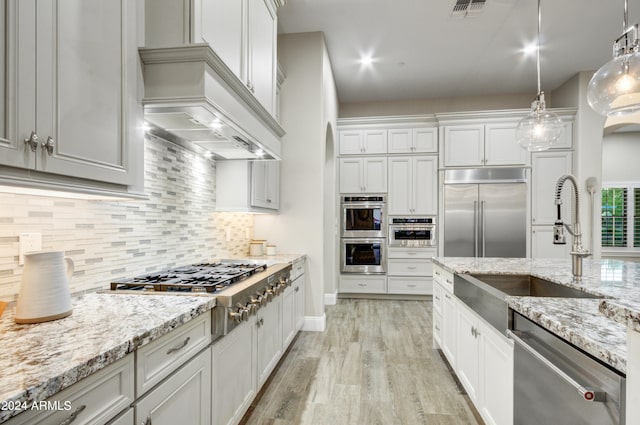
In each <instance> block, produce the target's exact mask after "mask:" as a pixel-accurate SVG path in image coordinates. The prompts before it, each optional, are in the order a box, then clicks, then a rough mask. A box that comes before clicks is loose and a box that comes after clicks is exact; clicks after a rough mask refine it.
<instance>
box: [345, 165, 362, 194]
mask: <svg viewBox="0 0 640 425" xmlns="http://www.w3.org/2000/svg"><path fill="white" fill-rule="evenodd" d="M363 191H364V185H363V183H362V159H360V158H347V159H345V158H341V159H340V193H359V192H363Z"/></svg>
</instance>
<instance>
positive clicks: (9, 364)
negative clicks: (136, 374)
mask: <svg viewBox="0 0 640 425" xmlns="http://www.w3.org/2000/svg"><path fill="white" fill-rule="evenodd" d="M72 303H73V313H72V314H71V316H69V317H66V318H64V319H61V320H56V321H51V322H45V323H39V324H33V325H18V324H16V323H15V322H14V318H13V311H14V309H7V311H5V312H4V314H3V315H2V317H1V318H0V334H1V335H2V344H1V348H0V404H1V405H2V409H1V410H0V423H1V422H4V421H6V420H8V419H9V418H11V417H13V416H15V415H17V414H19V413H21V412H22V411H23V410H28V409H31V408H32V407H33V406H38V403H39V402H41V401H44V400H46V399H48V398H49V397H51V396H52V395H54V394H57V393H58V392H60V391H62V390H64V389H65V388H68V387H71V386H72V385H74V384H75V383H77V382H78V381H80V380H82V379H83V378H86V377H88V376H90V375H92V374H94V373H96V372H98V371H100V370H101V369H103V368H106V367H107V366H109V365H111V364H114V363H116V362H117V361H119V360H121V359H123V358H124V357H126V356H127V355H129V354H130V353H133V352H134V351H136V350H138V349H140V348H142V347H144V346H146V345H148V344H149V343H151V342H152V341H155V340H157V339H159V338H161V337H162V336H164V335H166V334H168V333H170V332H172V331H173V330H174V329H176V328H178V327H180V326H182V325H185V324H187V323H188V322H190V321H192V320H194V319H196V318H198V317H199V316H201V315H203V314H205V313H209V311H210V310H211V309H212V308H214V307H215V298H213V297H207V296H180V295H178V296H171V295H162V296H154V295H126V294H86V295H81V296H76V297H73V300H72Z"/></svg>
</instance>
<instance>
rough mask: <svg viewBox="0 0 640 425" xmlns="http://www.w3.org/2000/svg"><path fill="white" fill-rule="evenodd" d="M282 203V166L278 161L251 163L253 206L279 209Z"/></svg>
mask: <svg viewBox="0 0 640 425" xmlns="http://www.w3.org/2000/svg"><path fill="white" fill-rule="evenodd" d="M279 203H280V164H279V163H278V162H277V161H252V162H251V205H252V206H254V207H260V208H270V209H276V210H277V209H278V206H279Z"/></svg>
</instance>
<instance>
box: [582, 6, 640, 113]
mask: <svg viewBox="0 0 640 425" xmlns="http://www.w3.org/2000/svg"><path fill="white" fill-rule="evenodd" d="M627 1H628V0H624V20H623V22H622V31H623V33H622V35H621V36H620V37H618V38H617V39H616V41H614V43H613V59H612V60H611V61H609V62H608V63H606V64H604V66H602V68H600V69H599V70H598V71H597V72H596V73H595V74H594V75H593V77H591V81H589V87H588V89H587V101H588V102H589V105H590V106H591V108H593V110H594V111H596V112H597V113H599V114H600V115H606V116H610V117H611V116H621V115H627V114H632V113H635V112H638V111H640V53H638V50H639V44H640V43H639V42H638V24H635V25H632V26H630V27H629V26H628V10H627V7H628V3H627Z"/></svg>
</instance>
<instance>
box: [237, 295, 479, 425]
mask: <svg viewBox="0 0 640 425" xmlns="http://www.w3.org/2000/svg"><path fill="white" fill-rule="evenodd" d="M432 305H433V304H432V302H431V301H395V300H367V299H340V300H338V303H337V305H335V306H327V311H326V313H327V330H326V331H325V332H300V333H299V335H298V337H297V339H296V341H295V342H294V343H293V345H292V346H291V349H290V350H289V352H288V353H287V354H286V356H285V357H284V358H283V359H282V361H281V363H280V365H279V367H278V369H277V370H276V371H275V372H274V374H273V375H272V376H271V378H270V380H269V382H268V383H267V384H266V385H265V388H264V389H263V391H262V394H261V395H260V396H259V397H258V398H257V399H256V401H254V404H253V405H252V407H251V408H250V409H249V411H248V412H247V414H246V415H245V417H244V418H243V420H242V422H241V423H242V424H243V425H342V424H344V425H351V424H354V425H356V424H358V425H359V424H362V425H414V424H416V425H418V424H430V425H478V424H482V421H481V420H480V419H478V418H477V413H476V412H475V411H474V409H473V408H470V406H469V402H468V400H467V396H466V395H465V394H464V392H462V391H461V390H460V389H459V387H458V385H457V384H456V382H455V380H454V378H453V377H452V375H451V374H450V372H449V370H448V365H447V364H446V363H445V362H444V361H443V360H442V358H441V357H440V355H439V352H438V351H436V350H434V349H433V348H432V338H431V329H432V324H431V308H432Z"/></svg>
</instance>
